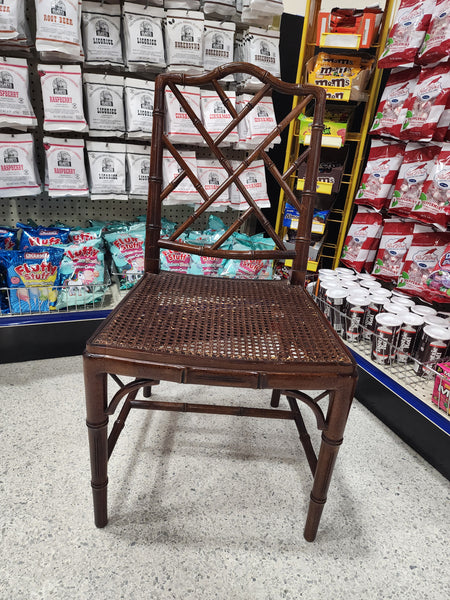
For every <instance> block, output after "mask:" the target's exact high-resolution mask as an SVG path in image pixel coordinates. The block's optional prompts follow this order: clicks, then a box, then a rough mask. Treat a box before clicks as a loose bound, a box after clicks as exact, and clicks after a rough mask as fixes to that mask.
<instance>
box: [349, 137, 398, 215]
mask: <svg viewBox="0 0 450 600" xmlns="http://www.w3.org/2000/svg"><path fill="white" fill-rule="evenodd" d="M404 152H405V145H404V144H402V143H400V142H388V141H381V140H376V139H372V142H371V146H370V152H369V157H368V160H367V165H366V168H365V170H364V173H363V176H362V179H361V185H360V187H359V190H358V192H357V194H356V198H355V204H366V205H368V206H372V207H373V208H375V210H381V209H382V208H384V207H385V206H386V205H387V204H388V201H389V200H390V199H391V196H392V192H393V191H394V187H393V186H394V184H395V182H396V180H397V175H398V171H399V169H400V165H401V164H402V161H403V155H404Z"/></svg>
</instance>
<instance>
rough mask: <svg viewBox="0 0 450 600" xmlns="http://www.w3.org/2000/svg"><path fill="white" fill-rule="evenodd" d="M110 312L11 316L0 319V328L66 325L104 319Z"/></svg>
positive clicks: (90, 311)
mask: <svg viewBox="0 0 450 600" xmlns="http://www.w3.org/2000/svg"><path fill="white" fill-rule="evenodd" d="M110 312H111V310H110V309H103V310H89V311H87V310H86V311H73V312H57V313H48V314H43V315H39V314H36V315H11V316H8V317H2V318H1V319H0V327H11V326H15V325H51V324H52V323H67V322H71V321H90V320H94V319H104V318H105V317H107V316H108V315H109V313H110Z"/></svg>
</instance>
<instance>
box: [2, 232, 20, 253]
mask: <svg viewBox="0 0 450 600" xmlns="http://www.w3.org/2000/svg"><path fill="white" fill-rule="evenodd" d="M16 242H17V229H13V228H12V227H0V250H14V248H15V247H16Z"/></svg>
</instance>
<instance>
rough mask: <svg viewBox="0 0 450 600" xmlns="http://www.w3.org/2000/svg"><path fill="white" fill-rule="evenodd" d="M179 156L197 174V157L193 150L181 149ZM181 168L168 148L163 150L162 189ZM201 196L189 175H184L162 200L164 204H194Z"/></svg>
mask: <svg viewBox="0 0 450 600" xmlns="http://www.w3.org/2000/svg"><path fill="white" fill-rule="evenodd" d="M180 156H181V157H182V159H183V160H184V161H185V162H186V164H187V165H188V167H189V168H190V169H191V171H192V172H193V173H194V175H197V159H196V156H195V152H192V151H190V150H189V151H188V150H182V151H180ZM181 171H182V168H181V167H180V165H179V164H178V162H177V161H176V160H175V158H174V157H173V156H172V154H171V153H170V152H169V150H166V149H165V150H163V186H162V189H163V190H164V188H166V187H167V186H168V185H169V183H171V182H172V181H173V180H174V179H175V178H176V177H178V175H179V174H180V173H181ZM200 202H201V197H200V196H199V195H198V192H197V191H196V189H195V187H194V186H193V184H192V182H191V180H190V179H189V177H187V176H186V177H185V178H184V179H183V180H182V181H181V183H179V184H178V185H177V187H176V188H175V189H174V190H173V192H171V193H170V194H169V195H168V196H167V198H165V199H164V200H163V204H164V205H165V206H171V205H177V204H195V203H197V204H198V203H200Z"/></svg>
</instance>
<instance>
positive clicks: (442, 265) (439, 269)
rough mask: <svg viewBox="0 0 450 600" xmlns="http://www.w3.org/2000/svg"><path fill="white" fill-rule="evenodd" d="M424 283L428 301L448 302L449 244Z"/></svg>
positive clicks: (449, 288)
mask: <svg viewBox="0 0 450 600" xmlns="http://www.w3.org/2000/svg"><path fill="white" fill-rule="evenodd" d="M426 283H427V287H428V293H429V294H430V300H432V301H436V302H450V244H447V246H446V248H445V250H444V252H443V253H442V255H441V257H440V259H439V260H438V262H437V263H436V265H435V266H434V267H433V269H432V271H431V274H430V276H429V277H428V279H427V281H426Z"/></svg>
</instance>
